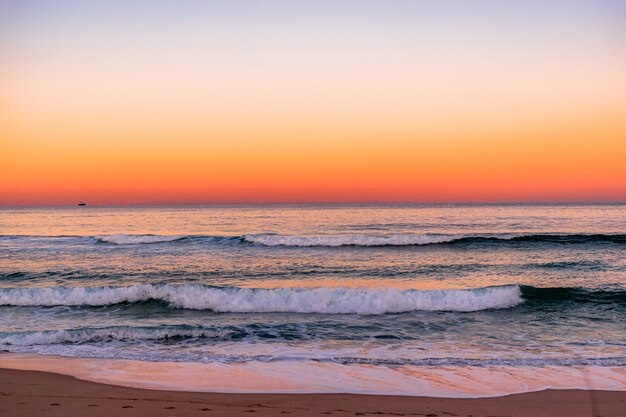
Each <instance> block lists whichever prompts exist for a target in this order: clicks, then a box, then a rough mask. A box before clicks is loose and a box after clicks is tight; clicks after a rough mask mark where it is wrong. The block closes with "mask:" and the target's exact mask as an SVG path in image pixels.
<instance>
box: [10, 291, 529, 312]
mask: <svg viewBox="0 0 626 417" xmlns="http://www.w3.org/2000/svg"><path fill="white" fill-rule="evenodd" d="M148 300H159V301H162V302H165V303H167V304H168V305H169V306H170V307H174V308H186V309H195V310H210V311H213V312H216V313H278V312H281V313H320V314H361V315H377V314H387V313H405V312H410V311H459V312H469V311H479V310H487V309H499V308H509V307H514V306H516V305H518V304H520V303H522V301H523V299H522V292H521V289H520V287H519V286H517V285H506V286H499V287H485V288H476V289H466V290H423V291H422V290H398V289H394V288H386V289H365V288H343V287H341V288H335V287H322V288H276V289H262V288H236V287H212V286H206V285H199V284H180V285H173V284H160V285H158V284H143V285H132V286H125V287H113V286H107V287H47V288H3V289H0V305H11V306H106V305H112V304H119V303H137V302H144V301H148Z"/></svg>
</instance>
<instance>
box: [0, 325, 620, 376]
mask: <svg viewBox="0 0 626 417" xmlns="http://www.w3.org/2000/svg"><path fill="white" fill-rule="evenodd" d="M237 338H238V337H236V336H235V337H233V335H232V332H231V331H229V330H227V329H221V330H218V329H206V328H192V327H191V326H159V327H131V326H116V327H105V328H83V329H63V330H47V331H30V332H15V333H4V334H3V333H0V346H2V347H3V348H6V349H8V350H9V351H13V352H29V351H33V349H35V352H39V353H43V354H61V355H68V356H87V357H104V358H111V357H112V358H116V359H135V360H143V361H156V362H158V361H172V360H175V361H181V360H182V361H189V362H203V363H211V362H221V363H228V364H234V363H247V362H266V363H268V362H285V361H289V362H293V361H297V362H307V361H310V362H318V363H337V364H341V365H368V366H471V367H484V366H511V367H519V366H531V367H544V366H565V367H567V366H605V367H606V366H608V367H613V366H626V357H623V356H612V357H594V356H591V357H585V356H583V355H577V356H575V357H551V356H548V357H532V356H531V357H424V358H407V357H402V356H400V357H397V356H396V355H394V357H391V358H390V357H368V356H362V355H363V354H362V353H361V354H358V355H359V356H346V355H345V354H344V355H342V356H336V354H337V352H336V351H335V352H333V351H332V350H329V351H324V350H317V351H315V352H310V353H307V354H302V352H299V353H296V352H276V353H273V354H253V355H250V354H228V353H218V352H215V351H210V352H207V351H199V352H195V353H194V352H193V351H187V352H181V351H174V352H165V351H162V350H159V351H158V352H156V353H155V352H154V346H155V345H153V344H150V342H154V343H167V344H170V343H172V342H183V343H185V344H186V345H187V346H190V345H189V343H193V342H194V341H195V342H198V343H201V344H202V345H203V346H204V345H206V343H207V341H208V342H222V341H226V342H230V341H232V340H235V339H237ZM110 342H118V343H116V344H114V345H113V346H107V344H108V343H110ZM120 343H121V344H124V345H127V344H137V345H139V346H141V348H140V349H139V350H137V349H135V350H126V349H122V346H123V345H121V344H120ZM252 343H253V344H250V345H247V347H248V348H252V349H254V342H252ZM80 345H89V346H90V347H89V348H87V349H78V350H77V349H76V346H80ZM41 348H43V349H44V350H40V349H41ZM50 349H53V350H50ZM279 349H280V348H279ZM359 350H360V349H359ZM354 353H356V352H354ZM172 354H173V355H172Z"/></svg>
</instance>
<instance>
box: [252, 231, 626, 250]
mask: <svg viewBox="0 0 626 417" xmlns="http://www.w3.org/2000/svg"><path fill="white" fill-rule="evenodd" d="M244 240H245V241H247V242H251V243H255V244H259V245H263V246H297V247H311V246H328V247H337V246H421V245H436V244H451V243H457V244H458V243H468V244H471V243H498V242H507V241H508V242H530V243H533V242H537V243H594V242H597V243H618V244H622V243H626V235H622V234H615V235H612V234H523V233H489V234H456V235H454V234H451V235H445V234H404V235H392V236H371V235H341V236H282V235H245V236H244Z"/></svg>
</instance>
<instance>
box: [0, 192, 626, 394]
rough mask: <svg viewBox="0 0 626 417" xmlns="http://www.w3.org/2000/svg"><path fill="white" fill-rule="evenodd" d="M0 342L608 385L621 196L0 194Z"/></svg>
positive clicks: (620, 348) (160, 359)
mask: <svg viewBox="0 0 626 417" xmlns="http://www.w3.org/2000/svg"><path fill="white" fill-rule="evenodd" d="M0 350H4V351H8V352H12V353H19V354H24V353H31V354H32V353H34V354H39V355H56V356H64V357H81V358H92V359H94V360H95V359H116V360H120V359H123V360H131V361H139V362H142V363H146V364H147V363H150V364H151V366H152V365H154V364H158V363H163V364H171V363H178V364H181V365H184V366H186V367H188V369H193V366H194V364H195V365H197V366H198V367H201V366H205V365H210V366H218V365H219V369H220V372H226V373H227V372H228V371H229V370H235V371H238V372H239V371H243V370H246V369H248V370H249V369H254V370H255V372H256V373H257V374H258V373H260V374H261V375H263V374H264V373H265V374H267V375H270V374H271V375H281V377H282V378H283V379H286V380H291V381H292V383H293V386H294V387H299V388H298V389H297V390H298V391H301V392H307V391H312V392H317V391H322V392H368V393H392V394H393V393H395V394H411V395H418V394H419V395H454V396H481V395H499V394H507V393H511V392H518V391H524V390H525V389H528V387H534V388H536V389H540V388H548V387H556V388H572V387H574V388H596V389H626V206H624V205H617V204H616V205H589V204H587V205H571V204H560V205H356V206H355V205H350V206H171V207H91V206H86V207H56V208H0ZM494 373H496V374H497V375H495V374H494ZM234 380H235V382H232V381H230V380H229V381H230V382H228V383H226V382H225V383H224V385H223V386H222V387H221V390H222V391H233V392H240V391H241V390H239V389H238V386H237V382H236V379H234ZM488 380H491V382H490V383H489V382H488ZM511 381H513V382H514V383H513V384H511ZM445 387H449V388H450V389H448V390H446V388H445ZM524 387H526V388H524ZM183 388H184V387H183ZM213 388H214V389H215V384H214V385H213ZM218 388H220V387H219V386H218ZM250 390H251V391H254V389H253V388H252V389H250ZM258 390H262V389H258ZM283 390H284V391H289V390H288V389H283ZM270 391H271V390H270ZM277 391H280V389H277Z"/></svg>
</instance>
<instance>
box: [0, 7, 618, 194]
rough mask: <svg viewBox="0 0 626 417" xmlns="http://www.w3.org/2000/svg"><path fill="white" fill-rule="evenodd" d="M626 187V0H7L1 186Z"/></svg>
mask: <svg viewBox="0 0 626 417" xmlns="http://www.w3.org/2000/svg"><path fill="white" fill-rule="evenodd" d="M78 200H85V201H87V202H89V203H90V204H134V203H145V204H151V203H185V202H189V203H246V202H265V203H277V202H369V201H371V202H383V201H384V202H444V201H446V202H447V201H598V200H601V201H626V2H624V1H601V0H595V1H577V0H569V1H549V0H542V1H529V0H525V1H496V0H493V1H437V0H431V1H362V0H360V1H357V0H354V1H348V0H345V1H340V0H335V1H320V0H318V1H251V0H247V1H243V0H242V1H234V0H228V1H226V0H225V1H28V0H15V1H11V0H4V1H2V2H0V205H31V204H34V205H37V204H75V203H76V202H77V201H78Z"/></svg>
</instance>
